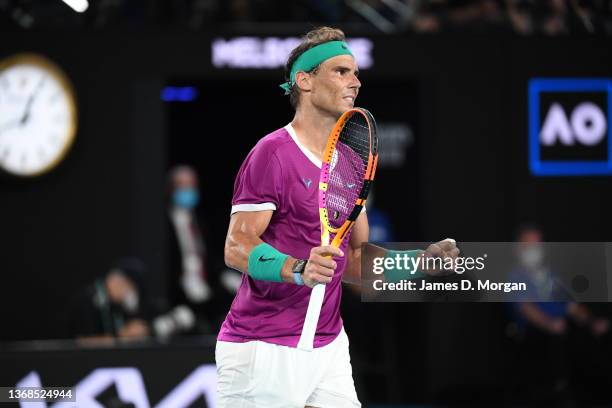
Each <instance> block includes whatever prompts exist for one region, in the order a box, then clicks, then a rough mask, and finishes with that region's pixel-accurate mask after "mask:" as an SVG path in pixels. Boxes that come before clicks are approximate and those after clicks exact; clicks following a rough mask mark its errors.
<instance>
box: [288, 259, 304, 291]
mask: <svg viewBox="0 0 612 408" xmlns="http://www.w3.org/2000/svg"><path fill="white" fill-rule="evenodd" d="M306 263H308V261H307V260H306V259H298V260H296V261H295V262H294V263H293V267H292V268H291V272H293V281H294V282H295V284H296V285H300V286H301V285H303V284H304V281H303V280H302V274H303V273H304V269H306Z"/></svg>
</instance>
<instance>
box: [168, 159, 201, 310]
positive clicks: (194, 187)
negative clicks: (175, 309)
mask: <svg viewBox="0 0 612 408" xmlns="http://www.w3.org/2000/svg"><path fill="white" fill-rule="evenodd" d="M198 184H199V183H198V176H197V174H196V172H195V171H194V170H193V168H191V167H189V166H176V167H174V168H172V169H171V170H170V173H169V203H168V215H169V219H170V224H171V225H170V238H171V243H170V247H169V249H170V253H169V261H170V265H169V269H170V274H171V276H172V282H171V287H173V288H176V286H177V283H179V286H180V289H179V290H180V291H181V292H182V293H180V294H177V293H174V294H173V296H172V297H173V298H174V299H173V300H174V302H173V303H176V302H177V301H179V300H183V299H182V297H185V298H186V300H187V301H188V302H189V303H192V304H200V303H203V302H206V301H207V300H209V299H210V298H211V296H212V290H211V288H210V285H209V284H208V282H207V264H206V245H205V241H204V236H203V234H202V230H201V228H200V227H201V225H202V224H201V222H200V220H199V219H198V218H199V217H198V215H197V213H196V207H197V205H198V203H199V201H200V192H199V186H198ZM175 292H176V291H175Z"/></svg>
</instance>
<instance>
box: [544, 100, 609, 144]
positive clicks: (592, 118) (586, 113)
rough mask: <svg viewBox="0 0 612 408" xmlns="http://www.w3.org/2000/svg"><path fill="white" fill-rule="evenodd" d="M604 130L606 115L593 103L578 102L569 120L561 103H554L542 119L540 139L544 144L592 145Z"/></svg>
mask: <svg viewBox="0 0 612 408" xmlns="http://www.w3.org/2000/svg"><path fill="white" fill-rule="evenodd" d="M606 131H607V122H606V116H605V115H604V113H603V112H602V110H601V109H600V108H599V107H598V106H597V105H595V104H594V103H590V102H583V103H581V104H579V105H578V106H577V107H576V108H575V109H574V111H573V112H572V114H571V116H570V117H569V120H568V117H567V116H566V115H565V111H564V110H563V107H562V106H561V104H559V103H555V104H553V105H552V106H551V108H550V110H549V111H548V115H547V116H546V119H544V125H543V126H542V133H541V134H540V140H541V142H542V144H543V145H546V146H552V145H554V144H555V143H562V144H564V145H566V146H571V145H573V144H574V143H576V142H578V143H581V144H583V145H587V146H593V145H596V144H598V143H600V142H601V141H602V140H603V139H604V138H605V137H606Z"/></svg>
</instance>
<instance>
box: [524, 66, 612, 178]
mask: <svg viewBox="0 0 612 408" xmlns="http://www.w3.org/2000/svg"><path fill="white" fill-rule="evenodd" d="M611 122H612V79H541V78H539V79H533V80H531V81H530V82H529V167H530V170H531V172H532V173H533V174H534V175H536V176H571V175H576V176H578V175H612V130H611V129H610V123H611Z"/></svg>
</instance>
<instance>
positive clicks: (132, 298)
mask: <svg viewBox="0 0 612 408" xmlns="http://www.w3.org/2000/svg"><path fill="white" fill-rule="evenodd" d="M138 301H139V299H138V292H136V291H135V290H130V291H129V292H128V293H127V294H126V295H125V297H124V298H123V300H122V301H121V305H122V306H123V308H124V309H125V310H127V311H128V312H130V313H134V312H135V311H137V310H138Z"/></svg>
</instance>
